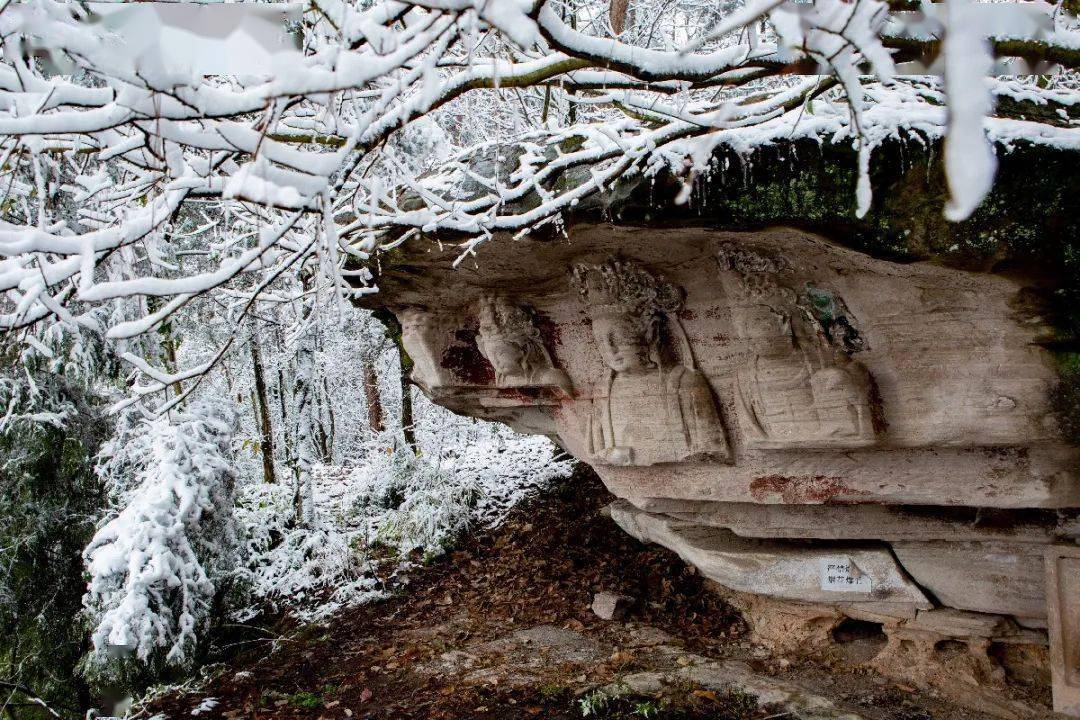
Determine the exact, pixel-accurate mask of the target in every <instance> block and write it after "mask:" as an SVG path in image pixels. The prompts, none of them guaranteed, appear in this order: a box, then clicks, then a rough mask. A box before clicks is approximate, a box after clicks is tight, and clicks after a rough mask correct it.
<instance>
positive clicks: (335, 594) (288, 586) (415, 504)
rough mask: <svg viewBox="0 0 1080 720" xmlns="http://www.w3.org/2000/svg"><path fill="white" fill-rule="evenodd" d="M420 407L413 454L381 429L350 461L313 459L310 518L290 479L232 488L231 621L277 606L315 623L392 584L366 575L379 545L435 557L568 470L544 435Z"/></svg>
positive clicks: (400, 554) (399, 553)
mask: <svg viewBox="0 0 1080 720" xmlns="http://www.w3.org/2000/svg"><path fill="white" fill-rule="evenodd" d="M421 415H422V417H423V418H424V421H423V423H422V424H421V425H420V426H419V428H418V433H417V434H418V438H419V440H420V445H421V452H420V454H419V455H416V454H414V453H413V452H412V451H411V450H410V449H409V448H408V446H407V445H406V444H405V443H404V442H402V440H401V438H400V435H399V433H398V432H395V431H385V432H382V433H379V434H376V435H373V436H371V437H370V438H369V440H368V441H367V442H366V443H365V444H364V445H363V447H362V448H361V452H360V454H358V456H357V457H356V458H355V460H354V461H353V462H352V463H351V465H350V466H349V467H336V466H317V467H316V468H315V470H314V474H313V483H314V487H313V494H314V498H315V508H316V512H315V517H314V519H313V521H312V522H311V523H310V525H308V526H303V525H299V524H296V523H294V522H293V508H292V492H293V489H292V488H291V487H290V486H288V485H286V484H275V485H269V484H266V483H251V484H248V485H246V486H245V487H243V488H241V490H240V491H239V493H238V499H237V508H236V519H237V523H238V525H239V527H240V534H241V537H242V538H243V540H242V547H243V553H244V557H245V560H244V562H243V567H242V569H241V570H239V571H238V576H239V578H240V580H241V582H240V583H239V584H240V585H242V586H243V587H244V588H245V589H246V590H247V597H246V599H245V601H244V602H243V603H242V604H241V605H240V606H239V607H238V608H237V609H235V610H234V613H233V614H234V617H236V618H237V619H247V618H250V617H252V616H253V615H256V614H257V613H258V612H259V611H260V610H264V609H272V610H280V609H287V610H288V611H289V612H291V613H293V614H294V615H296V616H297V617H299V618H301V619H304V620H316V619H320V618H323V617H325V616H327V615H328V614H330V613H331V612H333V611H334V610H336V609H338V608H340V607H344V606H347V605H354V604H357V603H361V602H365V601H368V600H370V599H372V598H376V597H381V596H383V595H384V594H385V593H386V591H387V590H389V589H391V588H388V587H386V585H387V579H386V578H380V577H378V576H377V575H376V566H375V560H376V558H377V557H380V558H384V559H385V556H386V554H387V553H386V551H387V550H389V551H390V555H391V556H392V557H395V558H397V561H398V570H400V569H402V568H403V567H406V566H408V564H409V563H410V562H412V560H413V559H416V558H415V555H416V554H419V555H420V556H422V557H432V556H435V555H438V554H440V553H442V552H443V551H445V550H446V549H447V548H448V547H449V546H450V545H451V544H452V543H453V542H454V541H455V540H457V539H458V538H459V537H460V536H461V535H462V534H463V533H464V532H466V531H468V530H469V529H470V528H478V527H490V526H492V525H494V524H497V523H498V522H499V521H500V520H501V519H502V518H503V517H505V515H506V513H507V512H508V511H509V510H510V508H511V507H513V505H515V504H516V503H517V502H519V501H520V500H522V499H524V498H526V497H528V496H529V495H531V494H532V493H534V492H535V491H537V490H539V489H542V488H543V487H546V486H547V485H548V484H549V483H550V482H551V481H552V480H553V479H555V478H558V477H561V476H564V475H566V474H568V473H569V471H570V468H571V464H570V461H569V460H568V459H558V458H557V455H558V454H559V453H558V451H557V449H556V448H555V447H554V446H553V445H552V444H551V443H550V442H549V441H548V440H546V439H544V438H540V437H523V436H519V435H516V434H514V433H513V432H511V431H510V430H508V429H507V428H505V427H504V426H502V425H496V424H493V423H484V422H476V421H473V420H467V419H463V418H459V417H457V416H453V415H451V414H450V413H448V412H446V411H443V410H442V409H441V408H434V407H425V406H421ZM376 550H377V551H376ZM389 572H390V574H391V575H393V574H394V573H395V572H396V571H395V570H394V569H393V568H391V570H390V571H389Z"/></svg>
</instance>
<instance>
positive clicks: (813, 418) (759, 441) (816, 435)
mask: <svg viewBox="0 0 1080 720" xmlns="http://www.w3.org/2000/svg"><path fill="white" fill-rule="evenodd" d="M717 260H718V262H719V264H720V273H721V280H722V284H723V286H724V290H725V293H726V294H727V295H728V298H729V302H730V303H731V318H732V324H733V325H734V328H735V333H736V336H737V337H738V339H739V340H741V341H742V342H743V343H744V345H745V347H746V349H747V350H748V351H749V353H750V358H749V360H747V362H746V363H745V365H743V366H742V367H741V368H739V370H738V371H737V373H736V403H737V412H738V421H739V427H740V429H741V430H742V431H743V436H744V442H745V444H746V446H747V447H750V448H755V449H785V448H803V449H836V448H857V447H866V446H868V445H873V444H875V442H876V441H877V437H876V432H875V427H874V417H873V408H872V402H871V400H872V398H873V397H874V392H873V383H872V380H871V378H870V374H869V373H868V372H867V370H866V368H865V367H864V366H863V365H862V363H860V362H858V361H857V360H854V359H852V357H851V356H852V355H853V354H854V353H857V352H859V351H860V350H863V349H865V341H864V340H863V338H862V336H861V335H860V334H859V331H858V329H857V327H856V323H855V321H854V319H853V318H852V316H851V313H850V312H849V311H848V309H847V307H846V305H845V304H844V301H843V298H841V297H839V296H838V295H836V294H835V293H831V292H829V291H828V290H824V289H821V288H817V287H815V286H814V285H813V284H812V283H810V282H806V283H805V284H804V285H803V287H802V288H801V289H798V290H797V289H796V288H797V287H798V285H797V284H796V282H795V280H794V275H795V273H794V272H793V269H792V267H791V265H790V263H789V262H788V261H787V260H786V259H785V258H783V257H782V256H779V255H772V254H769V253H767V252H765V251H762V250H759V249H755V248H752V247H748V246H745V245H741V244H735V243H728V244H725V245H723V246H722V247H721V248H720V250H719V251H718V253H717Z"/></svg>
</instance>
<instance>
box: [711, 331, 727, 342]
mask: <svg viewBox="0 0 1080 720" xmlns="http://www.w3.org/2000/svg"><path fill="white" fill-rule="evenodd" d="M712 339H713V342H716V343H719V344H721V345H727V344H728V342H729V341H730V340H731V338H729V337H728V336H727V335H725V334H724V333H720V334H719V335H713V336H712Z"/></svg>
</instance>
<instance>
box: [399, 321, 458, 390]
mask: <svg viewBox="0 0 1080 720" xmlns="http://www.w3.org/2000/svg"><path fill="white" fill-rule="evenodd" d="M397 317H398V321H399V322H400V323H401V344H402V346H403V347H404V348H405V352H407V353H408V354H409V358H410V359H412V361H413V369H412V375H411V377H412V381H413V382H414V383H416V384H417V385H419V386H420V389H421V390H423V391H424V392H425V393H427V394H429V395H433V396H437V395H440V394H443V393H445V392H446V391H447V390H448V388H450V387H451V386H452V385H453V384H454V383H453V381H452V380H451V378H450V376H449V373H448V372H447V371H446V370H445V369H444V368H443V367H442V366H441V364H440V361H441V357H442V352H443V349H444V347H445V346H446V342H447V321H446V318H444V317H442V316H440V315H439V314H438V313H435V312H432V311H430V310H425V309H424V308H420V307H407V308H404V309H403V310H400V311H398V313H397Z"/></svg>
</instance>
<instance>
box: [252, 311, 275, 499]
mask: <svg viewBox="0 0 1080 720" xmlns="http://www.w3.org/2000/svg"><path fill="white" fill-rule="evenodd" d="M252 330H254V328H252ZM248 347H249V348H250V349H251V369H252V372H253V373H254V374H255V399H256V400H257V402H258V418H259V426H260V427H259V430H260V435H261V437H260V438H259V447H260V449H261V450H262V461H263V478H264V479H265V480H266V482H268V483H274V482H277V477H276V475H275V473H274V430H273V426H272V425H271V424H270V403H269V401H268V400H267V398H266V378H265V377H264V376H263V364H262V353H261V352H260V351H259V341H258V339H257V338H256V337H255V333H254V332H252V334H251V339H250V340H249V341H248Z"/></svg>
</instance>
